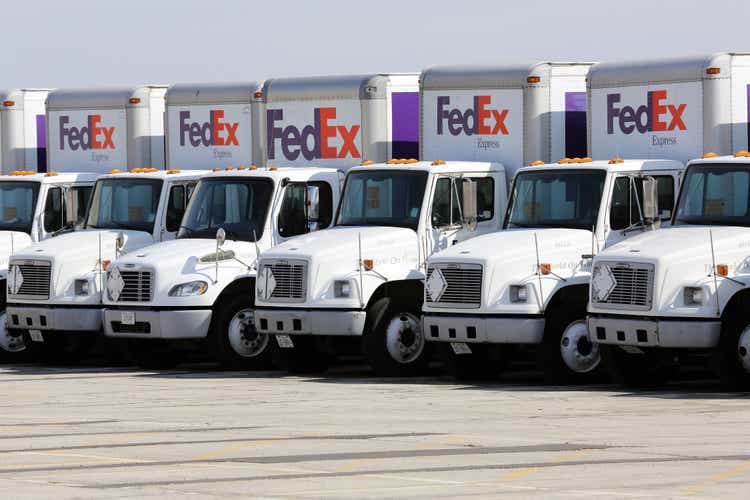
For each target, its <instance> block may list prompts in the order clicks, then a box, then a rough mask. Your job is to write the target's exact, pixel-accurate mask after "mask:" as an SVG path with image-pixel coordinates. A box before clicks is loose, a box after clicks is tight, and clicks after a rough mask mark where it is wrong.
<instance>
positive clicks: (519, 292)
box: [510, 285, 529, 302]
mask: <svg viewBox="0 0 750 500" xmlns="http://www.w3.org/2000/svg"><path fill="white" fill-rule="evenodd" d="M528 297H529V289H528V288H526V285H510V301H511V302H526V299H528Z"/></svg>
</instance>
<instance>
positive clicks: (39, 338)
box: [29, 330, 44, 342]
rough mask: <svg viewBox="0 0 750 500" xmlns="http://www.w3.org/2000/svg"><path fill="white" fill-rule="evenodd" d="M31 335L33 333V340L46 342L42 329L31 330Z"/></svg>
mask: <svg viewBox="0 0 750 500" xmlns="http://www.w3.org/2000/svg"><path fill="white" fill-rule="evenodd" d="M29 335H31V340H33V341H34V342H44V336H43V335H42V331H41V330H29Z"/></svg>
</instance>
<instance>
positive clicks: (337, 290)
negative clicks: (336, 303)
mask: <svg viewBox="0 0 750 500" xmlns="http://www.w3.org/2000/svg"><path fill="white" fill-rule="evenodd" d="M351 294H352V284H351V282H350V281H349V280H337V281H334V282H333V296H334V297H350V296H351Z"/></svg>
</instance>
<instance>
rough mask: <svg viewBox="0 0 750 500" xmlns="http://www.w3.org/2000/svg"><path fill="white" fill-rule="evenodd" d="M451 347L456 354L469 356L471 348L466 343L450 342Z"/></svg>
mask: <svg viewBox="0 0 750 500" xmlns="http://www.w3.org/2000/svg"><path fill="white" fill-rule="evenodd" d="M451 347H452V348H453V352H454V353H456V354H471V347H469V344H467V343H466V342H451Z"/></svg>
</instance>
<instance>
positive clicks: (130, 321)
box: [120, 311, 135, 325]
mask: <svg viewBox="0 0 750 500" xmlns="http://www.w3.org/2000/svg"><path fill="white" fill-rule="evenodd" d="M120 323H122V324H123V325H135V311H122V312H121V313H120Z"/></svg>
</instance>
